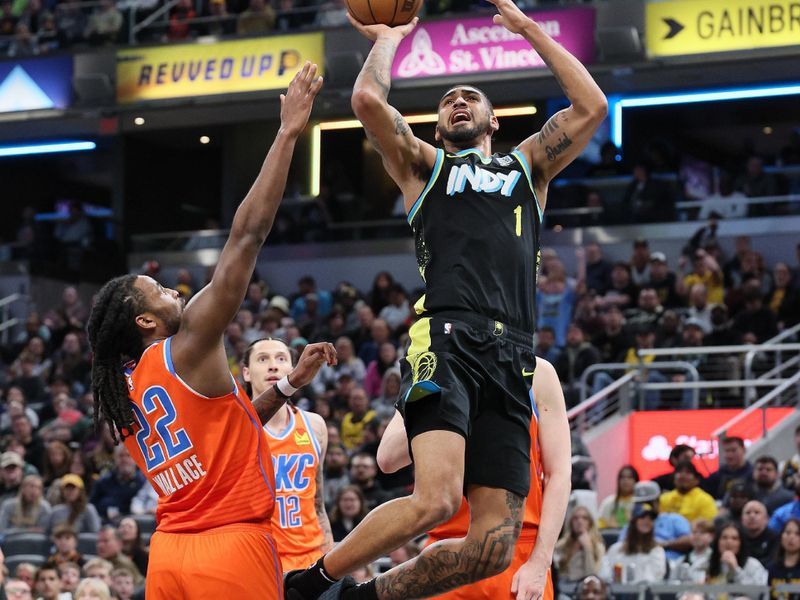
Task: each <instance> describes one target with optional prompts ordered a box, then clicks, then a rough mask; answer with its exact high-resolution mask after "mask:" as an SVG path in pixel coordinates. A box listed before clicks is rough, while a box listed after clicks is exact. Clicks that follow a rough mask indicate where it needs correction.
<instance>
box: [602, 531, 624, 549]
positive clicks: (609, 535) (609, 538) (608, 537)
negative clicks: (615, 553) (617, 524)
mask: <svg viewBox="0 0 800 600" xmlns="http://www.w3.org/2000/svg"><path fill="white" fill-rule="evenodd" d="M620 531H622V530H621V529H601V530H600V535H602V536H603V543H604V544H605V545H606V548H610V547H611V545H612V544H616V543H617V539H619V532H620Z"/></svg>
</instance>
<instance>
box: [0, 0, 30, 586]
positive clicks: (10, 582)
mask: <svg viewBox="0 0 800 600" xmlns="http://www.w3.org/2000/svg"><path fill="white" fill-rule="evenodd" d="M9 4H11V3H10V2H9ZM3 593H4V597H5V598H8V600H33V596H32V595H31V586H30V585H28V584H27V583H26V582H24V581H22V580H20V579H9V580H8V581H6V582H5V584H4V585H3Z"/></svg>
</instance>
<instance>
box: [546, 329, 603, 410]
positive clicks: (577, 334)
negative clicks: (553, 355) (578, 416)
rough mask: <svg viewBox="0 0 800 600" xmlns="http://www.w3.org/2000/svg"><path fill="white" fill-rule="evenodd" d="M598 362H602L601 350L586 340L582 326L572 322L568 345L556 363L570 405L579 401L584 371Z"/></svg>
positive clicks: (568, 330) (568, 334)
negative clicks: (580, 384)
mask: <svg viewBox="0 0 800 600" xmlns="http://www.w3.org/2000/svg"><path fill="white" fill-rule="evenodd" d="M598 362H600V352H599V351H598V350H597V348H595V347H594V346H592V344H591V343H590V342H588V341H586V338H585V337H584V331H583V329H582V328H581V326H580V325H578V324H577V323H571V324H570V325H569V328H568V329H567V345H566V346H565V347H564V349H563V350H562V351H561V354H560V355H559V357H558V360H556V363H555V365H554V366H555V368H556V372H557V373H558V378H559V379H560V380H561V382H562V384H564V385H565V386H566V389H565V392H566V394H565V395H566V399H567V405H568V406H574V405H576V404H577V403H578V401H579V398H580V389H579V385H578V384H579V383H580V380H581V375H583V372H584V371H585V370H586V369H588V368H589V367H590V366H592V365H593V364H596V363H598Z"/></svg>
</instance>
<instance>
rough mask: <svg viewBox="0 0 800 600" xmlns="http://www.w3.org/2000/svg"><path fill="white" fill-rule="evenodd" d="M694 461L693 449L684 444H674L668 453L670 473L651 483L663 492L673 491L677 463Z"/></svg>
mask: <svg viewBox="0 0 800 600" xmlns="http://www.w3.org/2000/svg"><path fill="white" fill-rule="evenodd" d="M693 459H694V448H692V447H691V446H687V445H686V444H676V445H675V446H674V447H673V448H672V450H670V453H669V464H670V465H671V466H672V471H670V472H668V473H664V474H663V475H659V476H658V477H655V478H654V479H653V481H655V482H656V483H657V484H658V487H659V488H661V490H662V491H664V492H669V491H672V490H674V489H675V467H676V466H677V465H678V464H679V463H683V462H687V461H691V460H693Z"/></svg>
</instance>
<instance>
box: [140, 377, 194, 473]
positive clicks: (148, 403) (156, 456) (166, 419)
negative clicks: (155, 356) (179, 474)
mask: <svg viewBox="0 0 800 600" xmlns="http://www.w3.org/2000/svg"><path fill="white" fill-rule="evenodd" d="M131 407H132V408H133V414H134V417H135V418H136V422H137V423H138V425H139V427H140V429H139V431H138V432H137V433H136V443H137V444H138V445H139V449H140V450H141V451H142V456H144V462H145V466H146V467H147V471H148V472H149V471H152V470H153V469H156V468H158V467H160V466H161V465H163V464H164V463H166V462H167V461H168V460H172V459H173V458H175V457H176V456H178V455H179V454H182V453H184V452H186V451H187V450H189V449H190V448H192V441H191V440H190V439H189V435H188V434H187V433H186V430H185V429H183V428H180V429H176V428H175V426H174V424H175V420H176V419H177V418H178V414H177V412H176V411H175V405H174V404H173V402H172V399H171V398H170V397H169V394H168V393H167V390H165V389H164V388H163V387H161V386H157V385H154V386H151V387H149V388H147V389H146V390H145V392H144V394H142V407H143V408H144V412H142V409H141V408H139V407H138V406H137V405H136V404H131ZM159 408H160V409H161V410H162V411H163V415H161V416H160V417H158V418H157V419H156V420H155V423H154V424H153V425H151V424H150V421H148V419H147V415H151V414H153V413H155V412H156V411H158V410H159ZM154 430H155V431H154ZM151 435H153V436H154V437H155V438H156V439H155V441H153V442H152V443H150V444H148V443H147V440H148V438H150V437H151Z"/></svg>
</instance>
